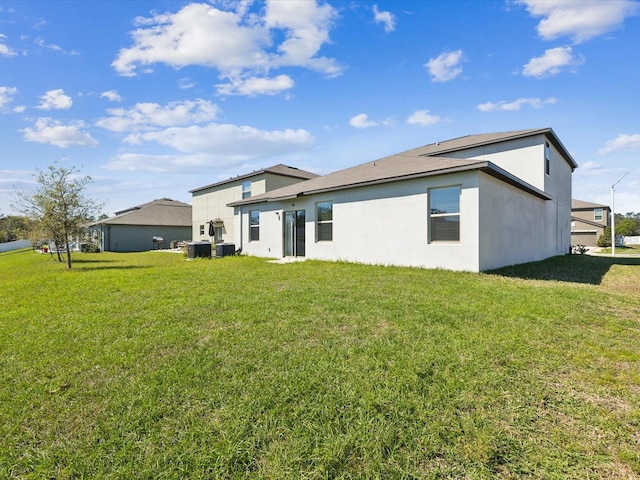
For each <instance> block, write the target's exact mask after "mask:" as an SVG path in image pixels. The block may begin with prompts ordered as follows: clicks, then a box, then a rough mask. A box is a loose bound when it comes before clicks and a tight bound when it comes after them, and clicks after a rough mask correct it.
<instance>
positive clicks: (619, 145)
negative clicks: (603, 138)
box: [598, 133, 640, 155]
mask: <svg viewBox="0 0 640 480" xmlns="http://www.w3.org/2000/svg"><path fill="white" fill-rule="evenodd" d="M623 150H631V151H640V134H638V133H637V134H635V135H625V134H620V135H618V136H617V137H616V138H614V139H613V140H609V141H608V142H607V143H606V145H605V146H604V147H602V148H601V149H600V150H598V153H599V154H600V155H606V154H608V153H614V152H619V151H623Z"/></svg>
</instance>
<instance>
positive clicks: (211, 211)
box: [189, 164, 317, 243]
mask: <svg viewBox="0 0 640 480" xmlns="http://www.w3.org/2000/svg"><path fill="white" fill-rule="evenodd" d="M314 177H317V175H316V174H315V173H311V172H307V171H305V170H300V169H298V168H295V167H290V166H287V165H283V164H278V165H274V166H272V167H269V168H263V169H261V170H255V171H253V172H251V173H247V174H245V175H239V176H237V177H232V178H230V179H228V180H223V181H221V182H217V183H213V184H211V185H206V186H204V187H199V188H195V189H193V190H190V191H189V193H191V194H192V196H193V200H192V203H193V219H192V224H193V233H192V238H193V240H194V241H212V242H213V243H224V242H229V243H232V242H233V241H234V239H235V232H234V220H233V216H234V209H233V207H229V206H227V204H229V203H231V202H234V201H236V200H242V199H245V198H250V197H252V196H255V195H259V194H262V193H265V192H268V191H271V190H275V189H278V188H281V187H286V186H288V185H292V184H294V183H299V182H302V181H305V180H309V179H310V178H314ZM211 224H213V233H214V235H213V236H210V235H209V233H210V232H209V228H210V225H211ZM212 237H213V238H212Z"/></svg>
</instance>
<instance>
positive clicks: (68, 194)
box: [14, 162, 101, 268]
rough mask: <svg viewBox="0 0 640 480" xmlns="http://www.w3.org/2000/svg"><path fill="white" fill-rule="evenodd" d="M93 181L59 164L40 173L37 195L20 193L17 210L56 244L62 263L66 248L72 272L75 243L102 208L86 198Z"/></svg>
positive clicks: (16, 205) (17, 194)
mask: <svg viewBox="0 0 640 480" xmlns="http://www.w3.org/2000/svg"><path fill="white" fill-rule="evenodd" d="M91 181H92V180H91V177H89V176H80V175H79V171H78V170H77V169H76V168H75V167H71V168H68V169H67V168H64V167H61V166H59V165H58V164H57V162H55V163H54V164H53V165H50V166H49V167H48V168H47V169H46V170H44V171H42V170H38V175H37V182H38V188H37V189H36V190H35V191H34V192H31V193H27V192H17V193H16V198H17V202H16V204H15V205H14V208H16V209H18V210H20V211H21V212H22V213H23V214H25V215H26V216H27V217H28V218H29V219H30V220H32V222H33V228H34V229H37V230H38V231H40V232H43V233H44V234H45V235H46V236H47V237H48V239H49V240H52V241H53V242H54V243H55V244H56V247H57V248H56V250H57V251H58V260H59V261H62V256H61V254H60V252H61V248H63V247H64V251H65V252H66V258H67V268H71V249H70V248H69V244H70V242H71V239H72V238H73V237H74V236H76V235H78V234H79V232H80V230H81V226H82V225H83V224H84V223H86V221H87V220H88V219H89V218H91V217H92V216H93V215H94V214H95V213H96V212H97V211H98V210H99V209H100V207H101V206H100V205H97V204H96V203H95V202H94V201H93V200H91V199H89V198H87V197H86V196H85V194H84V190H85V187H86V186H87V184H89V183H91Z"/></svg>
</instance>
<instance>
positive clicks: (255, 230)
mask: <svg viewBox="0 0 640 480" xmlns="http://www.w3.org/2000/svg"><path fill="white" fill-rule="evenodd" d="M258 240H260V211H259V210H250V211H249V241H250V242H256V241H258Z"/></svg>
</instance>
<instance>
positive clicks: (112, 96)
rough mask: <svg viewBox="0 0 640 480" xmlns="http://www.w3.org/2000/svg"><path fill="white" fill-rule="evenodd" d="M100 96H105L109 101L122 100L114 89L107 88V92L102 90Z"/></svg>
mask: <svg viewBox="0 0 640 480" xmlns="http://www.w3.org/2000/svg"><path fill="white" fill-rule="evenodd" d="M100 98H106V99H107V100H109V101H110V102H120V101H122V97H121V96H120V94H119V93H118V92H117V91H116V90H109V91H107V92H102V93H101V94H100Z"/></svg>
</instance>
